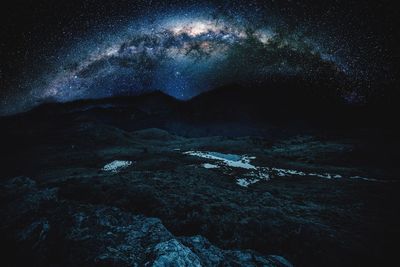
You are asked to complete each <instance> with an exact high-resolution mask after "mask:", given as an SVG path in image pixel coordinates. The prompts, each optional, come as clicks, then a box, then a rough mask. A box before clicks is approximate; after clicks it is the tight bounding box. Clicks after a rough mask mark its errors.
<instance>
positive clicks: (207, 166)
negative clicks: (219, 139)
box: [201, 163, 219, 169]
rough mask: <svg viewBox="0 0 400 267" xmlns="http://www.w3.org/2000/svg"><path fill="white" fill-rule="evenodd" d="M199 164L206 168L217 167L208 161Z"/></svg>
mask: <svg viewBox="0 0 400 267" xmlns="http://www.w3.org/2000/svg"><path fill="white" fill-rule="evenodd" d="M201 166H203V168H206V169H218V168H219V166H218V165H215V164H210V163H204V164H202V165H201Z"/></svg>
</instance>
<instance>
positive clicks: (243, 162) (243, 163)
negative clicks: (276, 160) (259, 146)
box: [183, 151, 257, 170]
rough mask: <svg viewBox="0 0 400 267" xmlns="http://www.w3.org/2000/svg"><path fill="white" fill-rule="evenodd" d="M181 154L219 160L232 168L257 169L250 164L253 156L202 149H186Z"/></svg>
mask: <svg viewBox="0 0 400 267" xmlns="http://www.w3.org/2000/svg"><path fill="white" fill-rule="evenodd" d="M183 154H186V155H191V156H196V157H200V158H205V159H212V160H217V161H221V162H222V163H223V164H224V165H226V166H229V167H233V168H243V169H248V170H249V169H253V170H255V169H257V167H256V166H254V165H252V164H250V160H251V159H255V157H248V156H240V155H235V154H224V153H219V152H207V151H205V152H202V151H187V152H184V153H183Z"/></svg>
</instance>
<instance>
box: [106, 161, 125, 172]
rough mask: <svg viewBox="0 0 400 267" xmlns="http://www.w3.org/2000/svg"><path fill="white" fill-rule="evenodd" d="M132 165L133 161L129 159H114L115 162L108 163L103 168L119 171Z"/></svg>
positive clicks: (109, 170)
mask: <svg viewBox="0 0 400 267" xmlns="http://www.w3.org/2000/svg"><path fill="white" fill-rule="evenodd" d="M131 165H132V161H129V160H114V161H113V162H110V163H108V164H106V165H105V166H104V167H103V169H102V170H103V171H108V172H119V171H120V170H122V169H125V168H128V167H129V166H131Z"/></svg>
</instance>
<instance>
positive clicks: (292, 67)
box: [2, 1, 385, 113]
mask: <svg viewBox="0 0 400 267" xmlns="http://www.w3.org/2000/svg"><path fill="white" fill-rule="evenodd" d="M83 5H87V8H88V9H90V8H91V7H93V5H95V4H94V2H92V1H84V2H83ZM95 6H96V7H97V8H96V9H95V10H96V11H95V14H97V16H94V17H98V16H99V15H98V14H106V13H107V10H105V9H107V7H104V8H101V7H98V5H95ZM271 6H273V2H271V3H270V6H266V5H265V3H259V2H253V1H252V2H251V1H247V2H243V1H236V2H234V3H224V2H222V3H221V4H210V3H205V4H197V3H196V4H192V3H190V2H188V3H187V2H185V3H180V2H175V3H174V2H170V3H166V2H152V1H150V2H147V3H145V2H141V1H133V2H131V3H130V5H129V7H131V8H132V10H133V11H132V12H131V13H129V12H124V11H121V10H119V9H115V10H112V11H110V12H109V13H107V14H109V16H108V17H107V18H106V19H104V21H101V18H100V17H98V18H96V20H95V21H92V20H91V19H90V18H87V19H83V18H81V20H80V22H82V21H83V22H86V24H84V26H83V28H85V29H86V34H82V33H80V32H79V31H74V27H75V26H71V27H70V28H68V27H66V28H65V29H63V30H62V36H63V38H61V37H58V38H60V40H57V39H56V40H54V41H53V42H51V43H52V44H55V46H54V47H53V48H48V47H46V46H44V47H43V48H42V49H40V48H38V50H39V51H41V50H43V51H42V52H41V53H39V54H40V55H41V57H43V55H48V56H47V58H46V60H44V61H45V63H43V66H44V67H41V68H38V69H39V70H35V75H30V77H29V78H28V79H25V80H24V81H23V82H20V83H18V84H17V86H15V84H14V86H15V87H18V88H20V89H17V90H16V91H17V93H11V94H5V96H4V97H3V103H4V107H3V108H2V113H13V112H18V111H21V110H24V109H26V108H30V107H33V106H35V105H37V104H40V103H42V102H48V101H57V102H66V101H73V100H77V99H86V98H104V97H111V96H118V95H138V94H141V93H145V92H150V91H154V90H161V91H163V92H165V93H167V94H169V95H171V96H174V97H176V98H178V99H182V100H186V99H190V98H192V97H194V96H196V95H198V94H200V93H202V92H205V91H208V90H212V89H214V88H216V87H218V86H223V85H226V84H233V83H236V84H242V85H244V86H245V85H247V84H263V82H265V81H267V80H268V79H270V78H271V77H272V76H277V75H278V76H280V77H283V78H284V77H292V76H299V77H302V78H304V79H309V80H316V79H320V78H321V77H323V78H324V79H331V80H335V81H337V90H338V94H340V95H342V96H343V99H344V100H346V101H348V102H360V101H363V99H364V94H363V92H362V89H361V88H368V87H371V84H372V81H371V77H372V76H373V74H374V68H373V67H372V66H368V65H366V64H362V63H363V60H362V59H360V58H361V56H360V55H362V53H363V52H364V51H361V52H359V53H358V54H356V53H354V52H353V51H354V49H357V48H358V49H361V48H362V47H361V46H357V45H356V44H357V41H355V42H354V44H352V43H351V42H349V40H348V39H345V38H343V39H340V38H338V37H336V36H332V30H331V29H330V28H329V25H328V26H327V25H325V24H326V22H325V19H321V18H320V21H321V24H322V25H312V22H311V21H308V22H307V21H304V20H303V21H300V20H299V19H294V17H295V12H294V11H293V10H298V9H302V8H303V9H306V8H307V5H305V4H304V5H300V4H299V3H297V2H296V3H293V4H290V5H288V6H285V5H283V6H282V7H281V9H280V10H279V12H278V11H277V10H276V9H275V10H274V9H273V8H271ZM293 6H294V7H295V8H293ZM296 7H297V9H296ZM285 12H287V14H286V15H287V16H284V15H281V14H282V13H283V14H285ZM331 12H333V11H330V10H329V9H328V10H326V15H325V16H330V13H331ZM110 14H111V15H110ZM82 16H83V15H82ZM110 18H112V19H110ZM310 20H311V19H310ZM322 22H323V23H322ZM331 28H333V27H331ZM324 29H325V31H324ZM335 31H338V30H336V29H335ZM87 32H89V34H87ZM55 36H59V35H55ZM338 36H339V35H338ZM65 39H67V40H68V41H65ZM379 49H381V48H380V47H379V46H377V48H376V50H374V51H373V52H374V53H373V56H375V55H376V53H379V51H381V50H379ZM51 51H54V52H51ZM381 52H382V51H381ZM382 56H385V53H383V52H382ZM27 76H28V75H27Z"/></svg>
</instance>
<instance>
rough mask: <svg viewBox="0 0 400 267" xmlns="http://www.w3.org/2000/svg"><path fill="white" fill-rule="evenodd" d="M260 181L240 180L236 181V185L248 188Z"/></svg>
mask: <svg viewBox="0 0 400 267" xmlns="http://www.w3.org/2000/svg"><path fill="white" fill-rule="evenodd" d="M258 181H260V179H257V178H238V179H236V183H237V184H238V185H240V186H242V187H248V186H249V185H251V184H255V183H257V182H258Z"/></svg>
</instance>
